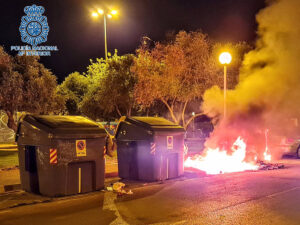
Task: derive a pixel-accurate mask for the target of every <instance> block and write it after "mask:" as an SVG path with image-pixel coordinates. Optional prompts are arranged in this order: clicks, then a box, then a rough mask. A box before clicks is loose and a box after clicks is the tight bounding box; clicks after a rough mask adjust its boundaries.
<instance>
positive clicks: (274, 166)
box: [258, 161, 284, 170]
mask: <svg viewBox="0 0 300 225" xmlns="http://www.w3.org/2000/svg"><path fill="white" fill-rule="evenodd" d="M258 164H259V168H258V169H259V170H277V169H283V168H284V164H279V163H274V164H273V163H265V162H264V161H259V162H258Z"/></svg>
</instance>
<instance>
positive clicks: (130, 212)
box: [0, 159, 300, 225]
mask: <svg viewBox="0 0 300 225" xmlns="http://www.w3.org/2000/svg"><path fill="white" fill-rule="evenodd" d="M282 162H283V163H284V164H285V168H284V169H279V170H266V171H256V172H241V173H233V174H221V175H213V176H206V177H197V178H191V175H189V178H179V179H176V180H168V181H166V182H164V183H163V184H157V183H156V184H148V185H143V184H140V185H138V186H137V187H135V188H134V189H133V190H132V191H133V195H122V196H118V195H117V194H116V193H112V192H107V191H105V192H101V191H100V192H95V193H91V194H85V195H79V196H71V197H67V198H63V199H56V200H54V201H51V202H49V203H41V204H34V205H29V206H20V207H16V208H9V209H6V210H3V211H0V223H1V224H3V225H9V224H14V225H19V224H20V225H21V224H31V225H35V224H36V225H37V224H57V225H59V224H66V225H67V224H73V225H75V224H89V225H93V224H270V225H271V224H272V225H275V224H278V225H279V224H280V225H285V224H287V225H288V224H291V225H292V224H295V225H296V224H299V220H300V215H299V207H300V161H298V160H293V159H288V160H284V161H282Z"/></svg>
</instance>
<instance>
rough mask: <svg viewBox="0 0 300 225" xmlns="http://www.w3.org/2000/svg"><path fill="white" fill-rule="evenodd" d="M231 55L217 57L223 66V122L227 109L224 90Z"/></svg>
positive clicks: (225, 53)
mask: <svg viewBox="0 0 300 225" xmlns="http://www.w3.org/2000/svg"><path fill="white" fill-rule="evenodd" d="M231 59H232V57H231V55H230V53H229V52H223V53H221V55H220V56H219V61H220V63H221V64H222V65H224V120H225V119H226V114H227V108H226V90H227V65H229V64H230V62H231Z"/></svg>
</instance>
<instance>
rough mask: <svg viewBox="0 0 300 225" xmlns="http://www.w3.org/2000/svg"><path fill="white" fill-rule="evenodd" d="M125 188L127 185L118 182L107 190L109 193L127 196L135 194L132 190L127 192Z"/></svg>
mask: <svg viewBox="0 0 300 225" xmlns="http://www.w3.org/2000/svg"><path fill="white" fill-rule="evenodd" d="M124 188H125V184H124V183H122V182H116V183H114V184H113V185H112V186H108V187H106V190H107V191H112V192H116V193H118V194H127V195H132V194H133V192H132V191H131V190H129V191H126V190H125V189H124Z"/></svg>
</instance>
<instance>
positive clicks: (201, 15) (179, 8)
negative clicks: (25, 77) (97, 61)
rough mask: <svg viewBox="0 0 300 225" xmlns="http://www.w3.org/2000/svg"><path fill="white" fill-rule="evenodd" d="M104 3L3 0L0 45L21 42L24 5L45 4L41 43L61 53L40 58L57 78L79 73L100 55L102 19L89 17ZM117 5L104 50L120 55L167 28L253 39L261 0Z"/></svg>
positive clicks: (153, 0) (140, 0)
mask: <svg viewBox="0 0 300 225" xmlns="http://www.w3.org/2000/svg"><path fill="white" fill-rule="evenodd" d="M104 2H105V1H101V0H98V1H95V0H1V3H0V10H1V15H0V17H1V20H0V29H1V32H0V45H3V46H4V47H5V49H6V51H7V52H9V53H11V54H14V53H13V52H10V46H11V45H25V43H22V42H21V37H20V33H19V26H20V21H21V17H22V16H23V15H25V13H24V11H23V10H24V7H25V6H28V5H32V4H36V5H42V6H44V7H45V10H46V11H45V13H44V15H45V16H47V18H48V25H49V27H50V32H49V35H48V41H47V42H45V43H43V44H41V45H56V46H58V48H59V52H53V53H52V56H51V57H42V59H41V62H43V63H44V64H45V66H46V67H47V68H49V69H51V70H52V71H53V73H54V74H55V75H56V76H57V77H58V78H59V79H58V80H59V81H60V82H61V81H62V80H63V79H64V77H65V76H67V75H68V74H69V73H71V72H74V71H79V72H83V71H85V69H86V67H87V65H88V64H89V59H94V58H96V57H104V37H103V21H102V20H101V21H98V22H96V21H95V20H93V19H92V18H91V16H90V13H91V12H90V10H92V9H93V7H96V6H101V5H103V4H104ZM106 2H109V5H112V6H117V8H118V9H119V10H120V15H119V18H118V19H117V20H109V21H108V23H107V27H108V49H109V51H111V52H113V50H114V49H118V51H119V54H124V53H134V51H135V49H136V48H137V47H138V45H139V43H140V40H141V37H142V36H145V35H146V36H148V37H150V38H151V39H152V40H155V41H159V40H163V39H164V38H165V34H166V32H168V31H176V32H177V31H179V30H186V31H191V30H199V29H201V30H202V31H203V32H205V33H207V34H209V36H210V37H211V38H212V39H214V40H218V41H250V42H252V41H254V40H255V35H256V33H255V30H256V22H255V14H256V13H257V12H258V11H259V10H260V9H261V8H263V7H264V5H265V4H264V0H123V1H120V0H119V1H115V2H113V1H106Z"/></svg>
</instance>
